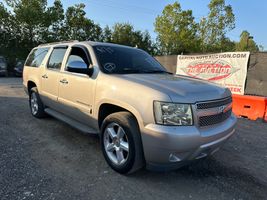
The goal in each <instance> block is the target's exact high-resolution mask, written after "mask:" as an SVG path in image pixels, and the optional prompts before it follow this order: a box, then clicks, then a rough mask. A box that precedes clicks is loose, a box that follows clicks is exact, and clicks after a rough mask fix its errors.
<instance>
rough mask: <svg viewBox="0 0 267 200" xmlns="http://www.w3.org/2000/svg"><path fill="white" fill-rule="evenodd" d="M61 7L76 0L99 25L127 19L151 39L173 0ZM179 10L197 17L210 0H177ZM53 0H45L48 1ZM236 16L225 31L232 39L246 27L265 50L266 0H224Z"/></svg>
mask: <svg viewBox="0 0 267 200" xmlns="http://www.w3.org/2000/svg"><path fill="white" fill-rule="evenodd" d="M61 1H62V3H63V6H64V8H65V9H66V8H67V7H68V6H72V5H74V4H77V3H84V4H85V5H86V8H85V11H86V13H87V17H88V18H90V19H92V20H94V21H95V22H96V23H98V24H100V25H101V26H102V27H104V26H106V25H109V26H112V25H114V23H116V22H129V23H131V24H132V25H134V27H135V28H136V29H138V30H148V31H149V32H150V34H151V36H152V38H153V39H155V38H156V36H157V35H156V33H155V32H154V22H155V18H156V17H157V16H158V15H160V13H161V12H162V10H163V9H164V7H165V6H166V5H167V4H170V3H173V2H175V0H132V1H131V0H71V1H70V0H61ZM178 2H179V3H180V4H181V7H182V9H183V10H187V9H191V10H192V11H193V15H194V17H195V18H196V21H198V20H199V19H200V18H201V17H203V16H206V15H207V14H208V7H207V6H208V4H209V2H210V0H179V1H178ZM52 3H53V0H48V4H49V5H51V4H52ZM226 4H230V5H231V6H232V8H233V12H234V14H235V17H236V28H235V29H234V30H232V31H231V32H229V33H228V34H227V35H228V37H229V38H230V39H232V40H234V41H238V40H239V36H240V34H241V32H242V31H243V30H247V31H248V32H249V33H250V34H251V35H252V36H253V37H254V40H255V41H256V43H257V44H258V45H262V46H264V49H265V50H267V22H266V19H267V1H266V0H253V1H251V0H226Z"/></svg>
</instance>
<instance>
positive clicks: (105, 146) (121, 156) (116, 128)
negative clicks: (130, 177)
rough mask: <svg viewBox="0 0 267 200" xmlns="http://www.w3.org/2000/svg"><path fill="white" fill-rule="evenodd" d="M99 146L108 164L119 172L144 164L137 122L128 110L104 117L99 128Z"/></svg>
mask: <svg viewBox="0 0 267 200" xmlns="http://www.w3.org/2000/svg"><path fill="white" fill-rule="evenodd" d="M101 147H102V151H103V154H104V157H105V160H106V161H107V163H108V164H109V166H110V167H111V168H112V169H114V170H115V171H117V172H119V173H121V174H126V173H133V172H135V171H137V170H138V169H140V168H142V167H143V166H144V158H143V150H142V149H143V148H142V142H141V137H140V132H139V128H138V124H137V122H136V119H135V118H134V116H133V115H132V114H130V113H129V112H118V113H113V114H111V115H109V116H108V117H106V119H105V120H104V122H103V125H102V128H101Z"/></svg>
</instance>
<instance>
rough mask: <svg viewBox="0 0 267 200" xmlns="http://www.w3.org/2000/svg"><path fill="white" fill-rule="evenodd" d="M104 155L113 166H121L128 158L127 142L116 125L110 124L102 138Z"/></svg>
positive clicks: (122, 132) (120, 128)
mask: <svg viewBox="0 0 267 200" xmlns="http://www.w3.org/2000/svg"><path fill="white" fill-rule="evenodd" d="M103 140H104V141H103V142H104V147H105V151H106V154H107V156H108V158H109V159H110V161H112V162H113V163H114V164H115V165H117V166H120V165H123V164H124V163H125V162H126V161H127V159H128V156H129V142H128V138H127V135H126V134H125V132H124V130H123V128H122V127H121V126H120V125H118V124H116V123H114V122H113V123H110V124H109V125H108V126H107V127H106V129H105V131H104V137H103Z"/></svg>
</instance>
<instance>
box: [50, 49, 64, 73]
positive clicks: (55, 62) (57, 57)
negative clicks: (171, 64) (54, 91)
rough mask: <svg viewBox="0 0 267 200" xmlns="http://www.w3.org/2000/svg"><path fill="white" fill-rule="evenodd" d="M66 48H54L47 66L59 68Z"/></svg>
mask: <svg viewBox="0 0 267 200" xmlns="http://www.w3.org/2000/svg"><path fill="white" fill-rule="evenodd" d="M66 50H67V48H55V49H54V50H53V52H52V53H51V56H50V58H49V61H48V64H47V68H48V69H54V70H60V68H61V65H62V61H63V58H64V56H65V53H66Z"/></svg>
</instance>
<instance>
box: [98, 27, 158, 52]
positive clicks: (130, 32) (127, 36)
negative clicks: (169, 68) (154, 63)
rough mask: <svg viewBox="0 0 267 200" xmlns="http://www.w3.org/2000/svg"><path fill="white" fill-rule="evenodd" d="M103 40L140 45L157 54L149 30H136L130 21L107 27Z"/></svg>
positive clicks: (141, 47)
mask: <svg viewBox="0 0 267 200" xmlns="http://www.w3.org/2000/svg"><path fill="white" fill-rule="evenodd" d="M102 41H104V42H111V43H116V44H122V45H127V46H132V47H138V48H140V49H143V50H145V51H147V52H149V53H150V54H152V55H154V54H155V52H156V51H155V44H154V43H153V41H152V39H151V36H150V34H149V33H148V31H143V32H142V31H140V30H135V29H134V27H133V26H132V25H131V24H129V23H116V24H115V25H114V26H113V27H112V29H110V28H109V27H105V28H104V30H103V32H102Z"/></svg>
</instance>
